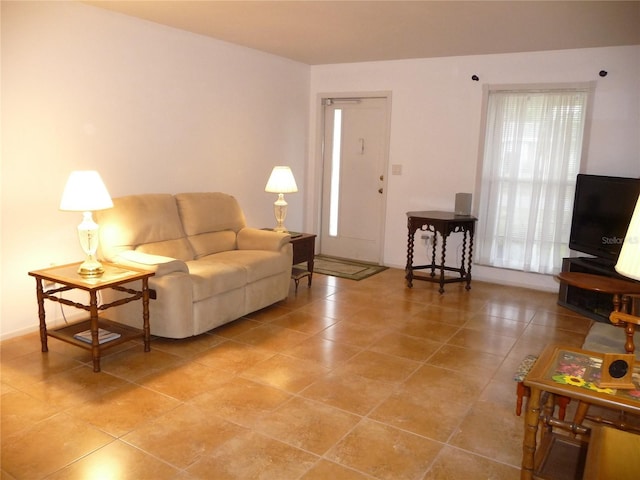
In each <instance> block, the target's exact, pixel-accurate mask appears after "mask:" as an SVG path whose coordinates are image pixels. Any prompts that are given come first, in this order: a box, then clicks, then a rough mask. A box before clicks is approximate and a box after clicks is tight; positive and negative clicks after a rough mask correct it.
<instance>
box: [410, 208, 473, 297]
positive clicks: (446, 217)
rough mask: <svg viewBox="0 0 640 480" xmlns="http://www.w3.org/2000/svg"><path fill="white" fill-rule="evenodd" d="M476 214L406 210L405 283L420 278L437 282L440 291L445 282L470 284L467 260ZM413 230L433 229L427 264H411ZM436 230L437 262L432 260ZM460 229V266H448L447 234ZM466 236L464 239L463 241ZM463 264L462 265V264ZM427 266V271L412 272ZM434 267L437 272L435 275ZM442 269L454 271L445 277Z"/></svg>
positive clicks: (469, 267) (467, 286) (469, 268)
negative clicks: (452, 275) (440, 242)
mask: <svg viewBox="0 0 640 480" xmlns="http://www.w3.org/2000/svg"><path fill="white" fill-rule="evenodd" d="M477 220H478V219H477V218H475V217H472V216H470V215H456V214H455V213H453V212H440V211H421V212H407V228H408V231H409V232H408V233H409V235H408V239H407V267H406V269H405V272H406V275H405V278H406V280H407V286H408V287H409V288H411V287H413V280H414V279H415V280H424V281H427V282H434V283H439V284H440V289H439V290H438V291H439V292H440V293H444V284H445V283H454V282H466V283H467V284H466V286H465V288H466V289H467V290H469V289H470V288H471V261H472V255H473V234H474V231H475V224H476V222H477ZM417 230H420V231H427V232H433V234H434V238H433V240H434V241H433V245H432V252H431V263H430V264H428V265H413V248H414V240H415V239H414V237H415V233H416V231H417ZM436 232H437V233H439V234H440V238H441V240H442V246H441V260H440V264H439V265H437V264H436V245H437V243H438V240H437V235H436ZM456 232H462V233H463V239H462V261H461V262H460V267H448V266H446V263H445V258H446V254H447V237H448V236H449V235H450V234H451V233H456ZM467 240H468V242H467ZM465 264H466V266H465ZM423 269H431V274H430V275H429V276H426V275H416V274H414V270H423ZM436 270H439V271H440V275H439V276H438V277H436ZM445 271H448V272H455V273H458V274H459V276H457V277H449V278H446V277H445Z"/></svg>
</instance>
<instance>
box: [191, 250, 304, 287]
mask: <svg viewBox="0 0 640 480" xmlns="http://www.w3.org/2000/svg"><path fill="white" fill-rule="evenodd" d="M283 260H285V261H286V260H287V257H283V255H282V253H280V252H273V251H265V250H229V251H226V252H220V253H216V254H214V255H208V256H206V257H203V258H201V259H200V260H198V261H200V262H202V261H205V262H213V261H215V262H216V263H218V262H220V263H224V264H227V265H230V266H235V267H238V268H242V269H243V270H244V271H245V283H253V282H256V281H258V280H262V279H263V278H267V277H270V276H272V275H278V274H281V273H282V272H283V270H285V269H286V268H287V267H288V268H289V269H290V268H291V265H288V264H285V263H284V262H283Z"/></svg>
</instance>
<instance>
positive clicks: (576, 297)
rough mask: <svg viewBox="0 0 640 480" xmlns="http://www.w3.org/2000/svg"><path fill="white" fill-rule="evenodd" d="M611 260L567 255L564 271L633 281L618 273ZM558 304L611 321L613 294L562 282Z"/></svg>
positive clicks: (595, 318) (592, 316) (563, 261)
mask: <svg viewBox="0 0 640 480" xmlns="http://www.w3.org/2000/svg"><path fill="white" fill-rule="evenodd" d="M614 265H615V264H614V262H612V261H611V260H607V259H603V258H596V257H567V258H563V259H562V271H563V272H578V273H590V274H593V275H602V276H604V277H609V278H617V279H621V280H626V281H633V280H631V279H629V278H627V277H624V276H622V275H620V274H619V273H617V272H616V271H615V268H614ZM558 305H561V306H563V307H566V308H568V309H570V310H573V311H574V312H577V313H580V314H582V315H584V316H585V317H589V318H591V319H592V320H595V321H597V322H604V323H609V314H611V312H612V311H613V295H611V294H607V293H603V292H594V291H589V290H584V289H582V288H578V287H574V286H571V285H567V284H566V283H563V282H561V283H560V290H559V291H558Z"/></svg>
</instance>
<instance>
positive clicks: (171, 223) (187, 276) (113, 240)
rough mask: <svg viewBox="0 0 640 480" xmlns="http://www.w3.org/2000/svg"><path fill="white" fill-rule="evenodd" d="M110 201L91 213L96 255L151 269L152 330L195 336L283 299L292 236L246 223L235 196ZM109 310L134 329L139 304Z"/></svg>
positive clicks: (185, 195) (114, 294)
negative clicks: (96, 237)
mask: <svg viewBox="0 0 640 480" xmlns="http://www.w3.org/2000/svg"><path fill="white" fill-rule="evenodd" d="M113 203H114V207H113V208H111V209H108V210H102V211H99V212H95V215H96V221H97V223H98V224H99V225H100V257H101V258H102V259H104V260H105V261H108V262H112V263H116V264H121V265H123V266H132V267H136V268H141V269H144V270H149V271H153V272H155V275H154V276H153V277H151V278H150V280H149V288H150V289H151V290H152V297H153V298H154V299H153V300H152V301H151V302H150V314H151V317H150V323H151V333H152V334H153V335H157V336H160V337H167V338H186V337H190V336H193V335H198V334H201V333H204V332H206V331H209V330H211V329H213V328H215V327H218V326H220V325H223V324H225V323H228V322H231V321H233V320H235V319H237V318H240V317H242V316H243V315H246V314H248V313H251V312H254V311H256V310H259V309H261V308H264V307H267V306H269V305H271V304H273V303H276V302H278V301H280V300H283V299H285V298H286V297H287V295H288V292H289V285H290V280H291V263H292V255H293V253H292V247H291V244H290V236H289V235H288V234H286V233H276V232H273V231H268V230H261V229H257V228H250V227H247V225H246V220H245V216H244V213H243V211H242V209H241V208H240V205H239V204H238V202H237V200H236V199H235V198H234V197H233V196H231V195H228V194H225V193H219V192H215V193H214V192H211V193H181V194H177V195H171V194H142V195H131V196H126V197H120V198H114V199H113ZM106 292H108V293H106ZM105 295H108V298H105V299H104V302H110V301H113V300H115V299H117V298H118V295H119V293H118V292H116V291H113V290H108V291H105ZM111 312H113V313H111ZM109 314H110V318H111V319H113V320H115V321H117V322H120V323H125V324H127V325H131V326H136V327H140V324H141V320H140V319H141V311H140V305H139V303H138V302H132V303H129V304H126V305H121V306H118V307H117V308H114V309H111V310H110V311H109Z"/></svg>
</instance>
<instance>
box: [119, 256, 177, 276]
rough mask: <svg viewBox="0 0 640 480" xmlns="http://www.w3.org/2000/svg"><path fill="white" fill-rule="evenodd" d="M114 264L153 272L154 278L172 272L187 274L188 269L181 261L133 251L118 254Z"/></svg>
mask: <svg viewBox="0 0 640 480" xmlns="http://www.w3.org/2000/svg"><path fill="white" fill-rule="evenodd" d="M115 262H116V263H119V264H120V265H124V266H130V267H135V268H139V269H141V270H146V271H149V272H155V274H156V276H162V275H166V274H168V273H173V272H184V273H189V267H187V264H186V263H184V262H183V261H182V260H177V259H175V258H171V257H163V256H161V255H151V254H149V253H143V252H136V251H135V250H125V251H124V252H120V253H119V254H118V255H117V256H116V258H115Z"/></svg>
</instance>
